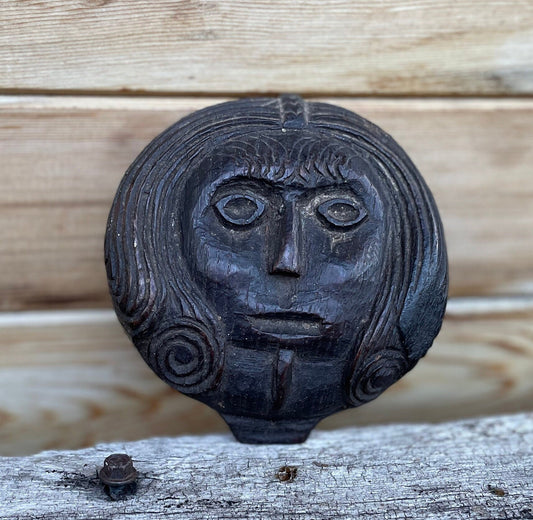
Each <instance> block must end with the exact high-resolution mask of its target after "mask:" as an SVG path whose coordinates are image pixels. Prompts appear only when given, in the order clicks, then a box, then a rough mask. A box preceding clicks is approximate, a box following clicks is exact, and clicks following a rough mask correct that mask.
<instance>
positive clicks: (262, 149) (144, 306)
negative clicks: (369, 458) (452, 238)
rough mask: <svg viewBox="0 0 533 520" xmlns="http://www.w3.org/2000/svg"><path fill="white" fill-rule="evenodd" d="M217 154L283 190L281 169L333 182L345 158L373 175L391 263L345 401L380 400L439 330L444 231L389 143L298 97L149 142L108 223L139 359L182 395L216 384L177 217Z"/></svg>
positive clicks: (208, 330) (206, 315) (230, 106)
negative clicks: (383, 197) (286, 144)
mask: <svg viewBox="0 0 533 520" xmlns="http://www.w3.org/2000/svg"><path fill="white" fill-rule="evenodd" d="M295 129H296V130H298V129H302V139H301V141H300V143H299V145H298V146H297V147H294V148H293V149H292V150H290V151H288V152H287V156H286V157H271V158H270V160H267V159H268V157H267V155H268V154H267V151H266V150H267V149H272V147H269V145H268V143H267V140H268V138H267V135H274V134H275V133H276V132H277V133H279V134H281V133H282V132H286V131H289V130H295ZM251 134H253V135H260V136H262V137H261V138H260V139H258V140H257V141H256V144H255V145H254V146H255V147H254V146H252V145H251V144H250V140H246V139H243V137H244V136H246V135H251ZM304 134H305V135H306V136H309V135H311V134H312V135H314V136H316V137H315V138H314V139H309V138H308V137H305V136H304ZM239 143H240V144H239ZM242 143H244V144H242ZM239 147H240V148H239ZM214 149H218V150H221V149H226V150H229V149H232V150H233V151H234V152H235V155H234V156H233V158H234V159H235V160H239V161H245V162H247V164H248V167H249V168H250V170H253V169H254V168H255V169H256V170H258V169H261V167H263V171H264V172H266V173H265V176H266V177H268V176H269V175H270V176H271V178H272V179H273V180H281V181H289V177H288V175H289V174H287V171H288V170H287V169H284V168H283V161H284V160H287V161H294V160H298V159H297V156H299V157H301V158H302V160H301V164H302V165H303V168H302V171H303V172H304V175H305V172H307V174H308V175H310V176H317V175H318V176H321V175H322V176H325V177H330V178H334V179H337V180H338V179H342V167H343V166H344V165H345V164H346V163H347V162H349V160H350V157H353V156H358V157H360V156H363V157H365V159H366V160H368V161H371V162H372V164H373V165H374V166H375V168H376V171H378V177H379V178H378V179H376V182H379V183H380V184H381V186H382V191H383V190H385V192H387V193H389V196H390V201H389V202H390V204H391V205H392V209H391V215H392V218H391V223H390V229H389V232H388V236H387V240H388V244H386V245H385V247H386V254H387V255H388V257H387V261H386V262H385V263H384V264H385V265H384V266H383V276H381V277H380V280H381V283H382V286H381V287H380V290H379V291H378V299H377V301H376V302H374V307H373V311H372V316H371V319H370V321H369V324H368V327H367V328H365V331H363V333H362V336H361V337H360V338H356V340H355V341H354V351H353V356H352V357H353V363H352V364H351V366H349V367H348V369H347V374H346V401H347V404H348V405H351V406H357V405H359V404H362V403H364V402H366V401H369V400H371V399H373V398H374V397H377V395H379V393H381V392H382V391H383V390H384V389H385V388H386V387H387V386H389V385H390V384H392V383H393V382H394V381H396V380H397V379H398V378H399V377H401V376H402V375H403V374H404V373H405V372H407V371H408V370H409V369H410V368H412V366H414V364H415V363H416V362H417V361H418V359H419V358H420V357H422V356H423V355H424V354H425V353H426V351H427V349H428V348H429V347H430V346H431V343H432V341H433V338H434V337H435V336H436V334H437V333H438V331H439V329H440V324H441V320H442V315H443V313H444V308H445V302H446V295H447V268H446V265H447V264H446V251H445V244H444V236H443V231H442V228H441V224H440V220H439V218H438V215H437V210H436V207H435V203H434V201H433V199H432V196H431V194H430V192H429V190H428V188H427V186H426V185H425V183H424V181H423V180H422V178H421V176H420V174H419V173H418V171H417V169H416V168H415V166H414V165H413V164H412V162H411V161H410V159H409V158H408V157H407V155H406V154H405V152H404V151H403V150H402V149H401V148H400V146H399V145H398V144H397V143H396V142H395V141H394V140H393V139H392V138H391V137H390V136H389V135H388V134H386V133H385V132H384V131H383V130H381V129H380V128H378V127H376V126H375V125H373V124H371V123H370V122H368V121H367V120H365V119H363V118H362V117H360V116H357V115H356V114H354V113H352V112H349V111H347V110H344V109H341V108H339V107H336V106H332V105H328V104H324V103H306V102H303V101H302V100H301V99H300V98H298V97H296V96H283V97H281V98H279V99H269V98H264V99H243V100H239V101H232V102H229V103H223V104H220V105H217V106H214V107H209V108H208V109H205V110H200V111H198V112H195V113H193V114H191V115H190V116H188V117H186V118H184V119H182V120H180V121H178V122H177V123H175V124H174V125H173V126H171V127H170V128H168V129H167V130H166V131H165V132H163V133H162V134H161V135H160V136H159V137H157V138H156V139H155V140H154V141H152V143H150V145H149V146H148V147H147V148H146V149H145V150H144V151H143V152H142V153H141V154H140V155H139V157H138V158H137V159H136V160H135V162H134V163H133V164H132V165H131V166H130V168H129V170H128V171H127V172H126V174H125V176H124V178H123V180H122V184H121V187H120V189H119V191H118V193H119V195H118V196H117V198H116V199H115V202H114V204H113V207H112V208H111V212H110V215H109V221H108V228H107V235H106V244H105V255H106V265H107V271H108V278H109V285H110V290H111V293H112V295H113V300H114V302H115V307H116V311H117V314H118V316H119V319H120V321H121V323H122V324H123V326H124V328H125V329H126V331H127V332H128V334H129V335H130V336H131V338H132V340H133V341H134V342H135V344H136V346H137V348H138V349H139V351H140V352H141V354H142V356H143V357H144V358H145V360H146V362H147V363H148V364H149V365H150V366H151V367H152V368H153V369H154V370H156V371H157V372H158V373H159V374H160V375H161V377H163V378H164V379H166V381H167V382H168V383H169V384H171V385H172V386H174V387H175V388H177V389H178V390H181V391H183V392H185V393H189V394H200V393H202V392H205V391H208V390H209V389H211V388H213V387H215V386H216V384H217V381H218V379H219V376H220V372H221V370H222V366H223V362H224V360H223V358H224V348H223V344H221V341H222V338H223V337H224V335H223V334H222V333H221V332H222V329H221V327H222V326H221V324H220V322H219V320H218V318H217V316H216V314H215V313H214V312H213V311H212V309H211V308H210V307H209V304H208V303H207V302H206V301H205V298H204V297H203V295H202V293H201V292H200V290H199V289H198V287H197V286H196V284H195V283H194V281H193V280H192V278H191V275H190V273H189V272H188V268H187V262H186V261H185V259H184V258H183V253H182V251H181V250H180V247H181V245H180V244H181V242H180V240H179V239H178V237H179V234H180V232H181V226H180V225H179V220H180V215H179V209H178V207H177V203H179V196H178V195H177V194H179V193H181V192H182V191H183V188H184V186H185V183H186V181H187V179H188V178H189V177H190V176H191V175H193V174H195V172H196V171H197V169H198V165H199V164H200V163H201V162H202V160H205V157H206V151H207V150H214ZM239 150H240V151H239ZM294 154H296V156H295V155H294ZM258 157H259V159H258ZM264 161H267V162H268V163H269V164H268V168H266V169H265V164H264ZM306 161H307V162H306ZM275 165H278V167H277V168H275V167H274V166H275ZM284 175H285V177H284ZM290 175H292V176H293V177H294V172H292V173H291V174H290ZM291 179H292V178H291ZM305 180H306V179H304V181H305ZM307 180H309V179H307ZM373 180H374V179H373ZM176 223H178V225H177V226H176V225H175V224H176ZM176 227H177V228H179V229H176ZM170 244H173V245H172V247H170ZM176 255H177V256H176ZM436 310H437V311H436ZM439 311H440V312H439ZM176 316H180V317H181V318H179V319H178V320H176Z"/></svg>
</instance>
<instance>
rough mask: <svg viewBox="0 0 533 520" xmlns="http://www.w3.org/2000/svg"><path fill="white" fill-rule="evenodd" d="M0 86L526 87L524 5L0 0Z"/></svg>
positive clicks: (427, 0) (532, 75)
mask: <svg viewBox="0 0 533 520" xmlns="http://www.w3.org/2000/svg"><path fill="white" fill-rule="evenodd" d="M0 28H1V30H0V90H4V92H5V91H32V90H33V91H41V92H42V91H61V92H67V91H99V92H109V93H110V92H120V93H126V92H131V91H135V92H138V91H140V92H154V93H161V92H166V93H171V92H173V93H200V92H202V93H237V92H238V93H243V92H245V93H250V92H253V93H257V92H298V93H302V94H312V93H314V94H329V95H331V94H345V95H354V94H357V95H359V94H394V95H409V94H416V95H420V94H437V95H446V94H485V95H509V94H530V93H532V92H533V3H532V2H531V1H530V0H509V1H506V2H502V1H501V0H465V1H463V2H456V1H454V0H386V1H382V2H371V1H357V2H353V1H352V0H329V1H323V0H312V1H306V2H296V3H295V2H292V1H290V0H269V1H268V2H267V1H265V0H259V1H250V0H247V1H246V0H181V1H178V2H169V1H163V0H157V1H148V0H140V1H137V2H128V1H127V0H67V1H63V0H61V1H60V0H50V1H47V2H42V1H37V0H29V1H25V2H17V1H15V0H6V1H4V2H2V4H1V6H0Z"/></svg>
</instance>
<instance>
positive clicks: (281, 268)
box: [270, 207, 300, 277]
mask: <svg viewBox="0 0 533 520" xmlns="http://www.w3.org/2000/svg"><path fill="white" fill-rule="evenodd" d="M298 227H299V226H298V219H297V218H296V217H295V215H294V210H293V208H292V207H289V208H287V210H286V211H285V215H284V219H283V222H282V225H281V229H280V232H281V236H279V237H278V240H279V242H277V244H278V247H277V248H274V249H275V251H274V261H273V262H272V267H271V269H270V274H281V275H285V276H293V277H299V276H300V258H299V257H300V254H299V241H300V240H299V238H300V237H299V235H300V233H299V229H298ZM276 249H277V250H276Z"/></svg>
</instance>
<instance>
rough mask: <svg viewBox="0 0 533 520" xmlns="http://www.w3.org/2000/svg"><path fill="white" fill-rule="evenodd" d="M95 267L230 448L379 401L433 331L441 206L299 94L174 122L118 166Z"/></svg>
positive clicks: (166, 376) (353, 119)
mask: <svg viewBox="0 0 533 520" xmlns="http://www.w3.org/2000/svg"><path fill="white" fill-rule="evenodd" d="M105 253H106V266H107V273H108V279H109V286H110V290H111V295H112V298H113V302H114V305H115V309H116V312H117V315H118V318H119V320H120V322H121V323H122V325H123V327H124V328H125V330H126V332H127V333H128V334H129V336H130V337H131V339H132V341H133V343H134V344H135V346H136V347H137V349H138V350H139V352H140V353H141V355H142V356H143V358H144V360H145V361H146V363H148V365H149V366H150V367H151V368H152V369H153V370H154V372H155V373H156V374H157V375H158V376H159V377H160V378H162V379H163V380H164V381H166V382H167V383H168V384H169V385H171V386H172V387H174V388H176V389H178V390H179V391H180V392H183V393H185V394H187V395H190V396H191V397H194V398H196V399H199V400H200V401H202V402H204V403H206V404H208V405H209V406H211V407H212V408H214V409H215V410H217V411H218V412H219V413H220V414H221V415H222V417H224V419H225V420H226V422H227V423H228V424H229V426H230V427H231V429H232V431H233V433H234V434H235V436H236V437H237V439H238V440H240V441H243V442H252V443H268V442H285V443H290V442H302V441H303V440H305V439H306V437H307V435H308V434H309V432H310V431H311V429H312V428H313V427H314V426H315V424H316V423H317V422H318V421H320V420H321V419H322V418H324V417H326V416H327V415H330V414H332V413H335V412H338V411H340V410H343V409H345V408H348V407H354V406H359V405H361V404H364V403H366V402H367V401H370V400H372V399H374V398H376V397H377V396H378V395H379V394H381V392H383V391H384V390H385V389H386V388H388V387H389V386H390V385H392V384H393V383H394V382H395V381H397V380H398V379H399V378H401V377H402V376H403V375H404V374H405V373H406V372H407V371H409V370H410V369H411V368H413V366H414V365H415V364H416V362H417V361H418V360H419V359H420V358H421V357H422V356H423V355H424V354H425V353H426V351H427V350H428V348H429V347H430V346H431V344H432V342H433V339H434V338H435V336H436V335H437V333H438V331H439V329H440V326H441V322H442V317H443V313H444V308H445V305H446V295H447V286H448V282H447V258H446V249H445V243H444V236H443V231H442V225H441V222H440V219H439V215H438V212H437V208H436V206H435V202H434V200H433V197H432V196H431V193H430V192H429V189H428V188H427V186H426V184H425V183H424V181H423V180H422V177H421V176H420V174H419V173H418V171H417V169H416V168H415V166H414V165H413V163H412V162H411V161H410V159H409V158H408V157H407V155H406V154H405V152H404V151H403V150H402V149H401V148H400V146H399V145H398V144H397V143H396V142H395V141H394V140H393V139H392V138H391V137H390V136H389V135H388V134H386V133H385V132H384V131H383V130H381V129H380V128H378V127H377V126H375V125H373V124H372V123H370V122H369V121H367V120H365V119H363V118H362V117H360V116H358V115H356V114H354V113H352V112H349V111H347V110H344V109H342V108H339V107H336V106H333V105H329V104H325V103H314V102H306V101H304V100H302V99H301V98H299V97H298V96H281V97H280V98H277V99H275V98H259V99H242V100H238V101H231V102H228V103H223V104H220V105H216V106H212V107H209V108H207V109H204V110H200V111H198V112H195V113H193V114H191V115H189V116H188V117H185V118H184V119H182V120H180V121H178V122H177V123H175V124H174V125H172V126H171V127H170V128H168V129H167V130H165V131H164V132H163V133H162V134H161V135H160V136H159V137H157V138H156V139H154V140H153V141H152V142H151V143H150V144H149V145H148V146H147V147H146V149H145V150H144V151H143V152H142V153H141V154H140V155H139V157H138V158H137V159H136V160H135V161H134V162H133V164H132V165H131V166H130V168H129V169H128V171H127V172H126V174H125V176H124V178H123V180H122V182H121V184H120V186H119V188H118V191H117V194H116V197H115V201H114V203H113V206H112V208H111V212H110V215H109V222H108V227H107V235H106V244H105Z"/></svg>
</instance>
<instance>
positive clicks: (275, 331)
mask: <svg viewBox="0 0 533 520" xmlns="http://www.w3.org/2000/svg"><path fill="white" fill-rule="evenodd" d="M246 319H247V320H248V322H249V323H250V325H251V326H252V328H253V329H255V330H257V331H259V332H261V333H263V334H267V335H269V336H274V337H277V338H285V339H290V338H313V337H315V338H316V337H320V336H322V334H323V333H324V320H323V319H322V318H321V317H320V316H318V315H317V314H310V313H307V312H292V311H290V312H289V311H284V312H267V313H264V314H253V315H249V316H247V317H246Z"/></svg>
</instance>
